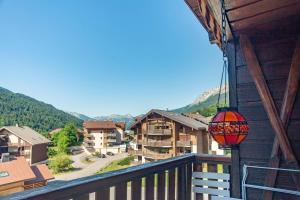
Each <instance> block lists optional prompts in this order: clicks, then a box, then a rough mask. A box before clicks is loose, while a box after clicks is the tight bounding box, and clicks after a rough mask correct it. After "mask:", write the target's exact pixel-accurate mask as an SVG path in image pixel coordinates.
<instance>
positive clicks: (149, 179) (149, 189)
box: [146, 174, 154, 200]
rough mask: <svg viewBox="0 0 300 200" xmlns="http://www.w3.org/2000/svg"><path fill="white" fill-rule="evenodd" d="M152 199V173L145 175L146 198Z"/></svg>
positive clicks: (147, 199)
mask: <svg viewBox="0 0 300 200" xmlns="http://www.w3.org/2000/svg"><path fill="white" fill-rule="evenodd" d="M153 199H154V174H151V175H148V176H147V177H146V200H153Z"/></svg>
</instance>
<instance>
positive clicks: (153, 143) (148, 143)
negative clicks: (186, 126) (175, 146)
mask: <svg viewBox="0 0 300 200" xmlns="http://www.w3.org/2000/svg"><path fill="white" fill-rule="evenodd" d="M143 144H144V146H151V147H162V148H163V147H168V148H171V147H172V142H171V141H163V140H144V142H143Z"/></svg>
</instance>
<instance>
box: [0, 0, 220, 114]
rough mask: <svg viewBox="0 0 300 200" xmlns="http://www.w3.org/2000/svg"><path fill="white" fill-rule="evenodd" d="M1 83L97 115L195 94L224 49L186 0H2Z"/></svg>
mask: <svg viewBox="0 0 300 200" xmlns="http://www.w3.org/2000/svg"><path fill="white" fill-rule="evenodd" d="M0 27H1V31H0V68H1V75H2V76H1V79H0V86H2V87H5V88H7V89H9V90H12V91H14V92H19V93H23V94H26V95H28V96H31V97H33V98H36V99H38V100H41V101H44V102H46V103H49V104H52V105H54V106H56V107H57V108H59V109H62V110H67V111H75V112H79V113H83V114H87V115H90V116H98V115H108V114H113V113H117V114H127V113H130V114H133V115H137V114H141V113H145V112H147V111H148V110H149V109H151V108H160V109H166V108H169V109H173V108H178V107H181V106H184V105H186V104H188V103H190V102H192V101H193V100H194V99H195V98H196V97H197V96H198V95H199V94H201V92H203V91H205V90H207V89H209V88H212V87H215V86H217V85H218V84H219V79H220V74H221V68H222V57H221V51H220V50H219V49H218V48H217V46H216V45H210V43H209V41H208V35H207V33H206V31H205V30H204V28H203V27H202V26H201V24H200V23H199V22H198V21H197V19H196V18H195V16H194V15H193V13H192V12H191V11H190V10H189V8H188V7H187V5H186V4H185V3H184V0H143V1H140V0H126V1H124V0H109V1H107V0H106V1H105V0H64V1H61V0H43V1H41V0H26V1H16V0H9V1H8V0H3V1H0Z"/></svg>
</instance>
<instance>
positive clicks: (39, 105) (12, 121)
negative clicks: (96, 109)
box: [0, 87, 83, 132]
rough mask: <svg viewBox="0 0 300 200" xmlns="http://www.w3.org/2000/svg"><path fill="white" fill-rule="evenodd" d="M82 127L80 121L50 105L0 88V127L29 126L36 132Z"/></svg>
mask: <svg viewBox="0 0 300 200" xmlns="http://www.w3.org/2000/svg"><path fill="white" fill-rule="evenodd" d="M69 122H71V123H74V124H75V125H76V126H78V127H81V126H82V122H83V121H82V120H81V119H78V118H76V117H74V116H72V115H70V114H68V113H66V112H64V111H62V110H58V109H56V108H55V107H54V106H52V105H50V104H46V103H44V102H41V101H38V100H36V99H34V98H31V97H28V96H26V95H23V94H19V93H14V92H11V91H9V90H7V89H5V88H2V87H0V126H8V125H16V124H18V125H21V126H25V125H26V126H29V127H31V128H33V129H35V130H36V131H38V132H49V131H51V130H53V129H55V128H61V127H63V126H64V125H65V124H66V123H69Z"/></svg>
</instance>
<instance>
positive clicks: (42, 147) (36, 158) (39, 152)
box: [31, 144, 48, 164]
mask: <svg viewBox="0 0 300 200" xmlns="http://www.w3.org/2000/svg"><path fill="white" fill-rule="evenodd" d="M47 146H48V144H37V145H33V146H32V149H31V164H34V163H38V162H42V161H45V160H47V159H48V155H47Z"/></svg>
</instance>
